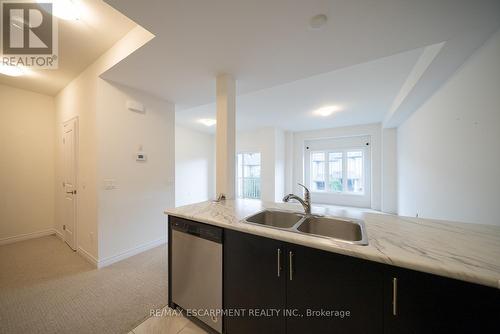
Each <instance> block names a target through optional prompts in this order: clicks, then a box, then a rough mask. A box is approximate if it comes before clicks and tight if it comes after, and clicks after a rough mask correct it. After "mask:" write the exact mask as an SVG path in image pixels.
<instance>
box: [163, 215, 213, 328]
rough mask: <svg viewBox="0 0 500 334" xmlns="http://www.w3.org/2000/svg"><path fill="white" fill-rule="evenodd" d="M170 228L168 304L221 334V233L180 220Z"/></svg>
mask: <svg viewBox="0 0 500 334" xmlns="http://www.w3.org/2000/svg"><path fill="white" fill-rule="evenodd" d="M171 226H172V236H171V242H172V245H171V252H172V254H171V255H172V257H171V261H172V262H171V270H172V273H171V280H172V282H171V284H172V285H171V293H172V302H173V303H174V304H175V305H177V306H180V307H181V308H182V309H184V310H185V311H191V313H192V314H191V315H192V316H195V317H197V318H198V319H199V320H201V321H203V322H204V323H205V324H207V325H208V326H210V327H211V328H213V329H214V330H216V331H217V332H219V333H222V316H221V315H220V313H217V311H220V310H222V229H221V228H219V227H215V226H210V225H206V224H201V223H197V222H193V221H189V220H184V219H175V220H173V221H172V225H171ZM192 311H194V312H195V314H193V312H192Z"/></svg>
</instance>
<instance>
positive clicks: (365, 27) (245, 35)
mask: <svg viewBox="0 0 500 334" xmlns="http://www.w3.org/2000/svg"><path fill="white" fill-rule="evenodd" d="M106 1H107V2H109V3H110V4H111V5H112V6H114V7H115V8H117V9H118V10H120V11H121V12H123V13H124V14H125V15H127V16H129V17H130V18H131V19H133V20H134V21H135V22H137V23H138V24H141V25H142V26H144V27H145V28H146V29H148V30H149V31H151V32H152V33H154V34H155V35H156V38H154V39H153V40H152V41H151V42H150V43H148V44H147V45H145V46H144V47H142V48H141V49H140V50H138V51H137V52H135V53H134V54H132V55H130V56H129V57H128V58H126V59H125V60H124V61H122V62H121V63H120V64H118V65H117V66H115V67H114V68H113V69H111V70H110V71H108V72H107V73H106V74H105V78H107V79H110V80H113V81H116V82H120V83H122V84H125V85H129V86H132V87H135V88H138V89H141V90H144V91H148V92H151V93H153V94H155V95H158V96H161V97H163V98H165V99H168V100H171V101H173V102H174V103H175V104H176V108H177V110H185V109H190V108H193V107H196V106H200V105H204V104H207V103H211V102H213V101H214V100H215V99H214V96H215V94H214V91H215V87H214V83H215V80H214V78H215V76H216V74H218V73H222V72H226V73H231V74H233V75H234V76H235V78H236V79H237V81H238V94H248V93H251V92H255V91H258V90H263V89H266V88H270V87H274V86H277V85H282V84H285V83H288V82H292V81H296V80H300V79H304V78H307V77H311V76H313V75H318V74H321V73H326V72H331V71H334V70H338V69H340V68H345V67H348V66H353V65H356V64H360V63H365V62H368V61H371V60H374V59H379V58H381V57H387V56H391V55H395V54H398V53H401V52H404V51H408V50H414V49H417V48H421V47H424V46H427V45H431V44H435V43H439V42H442V41H451V40H453V39H454V38H455V37H456V36H457V35H459V34H465V33H467V32H469V31H473V30H474V31H475V30H477V31H479V32H481V34H482V35H481V34H480V35H481V36H482V37H481V36H480V37H481V38H483V37H484V36H483V35H484V34H486V33H491V31H492V26H493V25H495V26H497V25H498V21H499V17H500V7H499V3H500V1H498V0H474V1H470V0H418V1H404V0H377V1H373V0H308V1H304V0H252V1H248V0H212V1H199V0H149V1H136V0H106ZM319 13H324V14H326V15H328V17H329V20H328V22H327V24H326V26H325V27H324V28H323V29H322V30H311V29H309V28H308V20H309V19H310V18H311V17H312V16H313V15H316V14H319ZM484 38H486V37H484ZM459 42H463V41H462V40H459ZM450 45H451V44H450ZM451 50H453V48H451ZM444 63H446V62H444ZM457 66H458V65H457ZM450 68H451V67H450ZM448 74H449V73H448ZM448 74H447V75H448ZM440 80H441V81H443V80H445V78H444V76H443V78H441V79H440ZM438 81H439V80H437V81H436V82H438ZM392 93H393V92H392V91H391V94H392ZM299 97H300V96H299ZM384 98H386V97H384ZM359 99H360V100H362V99H364V97H359ZM367 112H368V111H367Z"/></svg>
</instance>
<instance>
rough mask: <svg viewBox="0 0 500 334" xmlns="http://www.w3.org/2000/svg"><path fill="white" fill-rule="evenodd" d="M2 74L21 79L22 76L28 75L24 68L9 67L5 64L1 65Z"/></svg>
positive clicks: (0, 71)
mask: <svg viewBox="0 0 500 334" xmlns="http://www.w3.org/2000/svg"><path fill="white" fill-rule="evenodd" d="M0 73H1V74H5V75H8V76H10V77H20V76H21V75H24V74H26V72H25V70H24V68H22V67H20V66H9V65H4V64H0Z"/></svg>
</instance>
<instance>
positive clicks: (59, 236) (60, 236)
mask: <svg viewBox="0 0 500 334" xmlns="http://www.w3.org/2000/svg"><path fill="white" fill-rule="evenodd" d="M54 233H55V234H56V237H58V238H59V239H61V240H62V241H64V236H63V234H62V233H61V232H59V231H58V230H56V229H54Z"/></svg>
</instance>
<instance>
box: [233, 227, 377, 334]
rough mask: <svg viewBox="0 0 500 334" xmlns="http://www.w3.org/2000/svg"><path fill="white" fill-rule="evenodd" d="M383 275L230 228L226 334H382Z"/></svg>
mask: <svg viewBox="0 0 500 334" xmlns="http://www.w3.org/2000/svg"><path fill="white" fill-rule="evenodd" d="M382 292H383V288H382V276H381V273H380V271H379V267H378V266H377V265H376V264H372V263H371V262H368V261H363V260H358V259H353V258H351V257H347V256H342V255H338V254H333V253H329V252H324V251H320V250H316V249H312V248H308V247H302V246H298V245H293V244H289V243H285V242H280V241H276V240H271V239H267V238H263V237H258V236H254V235H249V234H245V233H240V232H235V231H230V230H226V234H225V243H224V307H225V309H226V310H227V309H239V308H244V309H247V310H249V309H263V310H279V313H277V314H274V315H261V316H248V315H247V316H240V317H226V318H225V329H226V333H228V334H231V333H285V332H286V333H347V332H349V333H353V334H356V333H363V334H370V333H381V332H382V320H383V313H382V312H383V299H382Z"/></svg>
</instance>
